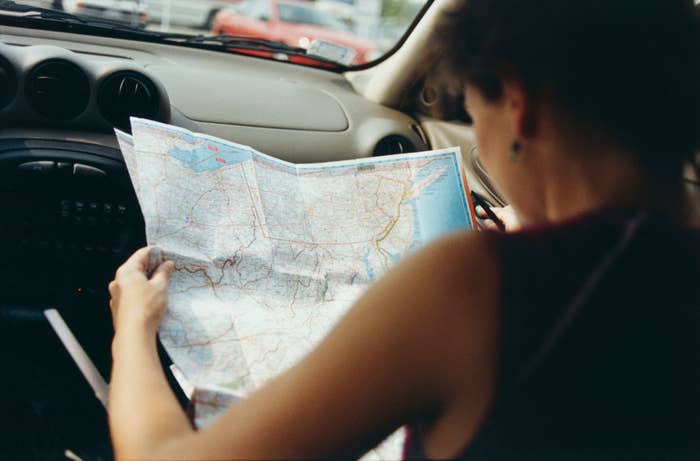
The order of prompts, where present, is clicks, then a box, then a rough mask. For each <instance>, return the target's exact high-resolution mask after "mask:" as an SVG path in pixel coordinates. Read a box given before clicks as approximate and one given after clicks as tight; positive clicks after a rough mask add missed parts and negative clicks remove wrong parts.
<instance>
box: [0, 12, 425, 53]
mask: <svg viewBox="0 0 700 461" xmlns="http://www.w3.org/2000/svg"><path fill="white" fill-rule="evenodd" d="M426 1H428V0H315V1H312V0H16V2H15V3H16V4H18V5H26V6H32V7H35V8H46V9H50V10H55V11H61V12H65V13H69V14H71V15H75V16H77V17H79V18H80V19H84V20H87V21H99V23H100V24H101V25H103V26H104V24H105V23H109V22H113V23H115V24H119V25H120V26H121V27H124V26H128V27H133V28H136V29H140V30H143V31H144V32H149V33H150V32H156V33H161V34H178V36H182V35H192V36H202V35H215V36H231V37H246V38H248V39H250V38H253V39H261V40H265V41H271V42H276V43H280V44H284V45H286V46H288V47H291V48H296V49H297V50H298V51H299V52H302V53H308V55H314V56H319V57H321V58H323V59H325V60H326V61H336V62H338V63H339V64H342V65H344V66H356V65H362V64H365V63H368V62H372V61H374V60H376V59H379V58H381V57H382V56H383V55H384V54H386V53H387V52H388V51H389V50H391V49H392V48H394V47H395V45H396V44H397V43H398V42H399V40H401V38H402V37H403V35H404V34H405V33H406V32H407V30H408V29H409V27H410V26H411V24H412V23H413V21H414V20H415V19H416V17H417V15H418V14H419V13H420V11H421V10H422V8H423V6H424V4H425V2H426ZM0 3H2V2H0ZM49 19H50V20H52V21H60V20H62V19H61V18H57V17H51V18H48V17H46V18H44V19H42V18H39V17H37V16H34V17H32V20H31V21H29V20H28V24H27V25H28V26H29V27H31V23H34V24H36V21H41V20H47V21H48V20H49ZM102 30H104V27H103V29H102ZM89 33H94V34H96V35H99V34H100V29H97V28H96V29H94V30H90V32H89ZM144 37H145V35H144ZM200 38H201V37H200ZM178 43H180V44H182V45H183V46H187V45H190V44H191V43H189V42H188V41H185V40H181V41H179V42H178ZM226 43H229V42H226ZM241 48H245V46H243V45H241V46H238V45H236V46H235V47H233V48H232V49H235V50H240V49H241ZM258 49H259V47H258ZM305 50H306V51H305ZM329 50H330V51H331V52H330V54H324V53H327V52H328V51H329ZM279 55H280V53H274V56H276V57H279ZM261 56H263V55H262V54H261ZM274 56H273V57H274Z"/></svg>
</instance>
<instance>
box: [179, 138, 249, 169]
mask: <svg viewBox="0 0 700 461" xmlns="http://www.w3.org/2000/svg"><path fill="white" fill-rule="evenodd" d="M168 154H169V155H170V156H171V157H172V158H174V159H175V160H177V161H178V163H180V164H181V165H182V166H184V167H186V168H189V169H191V170H192V171H195V172H196V173H202V172H204V171H215V170H218V169H220V168H225V167H227V166H231V165H234V164H236V163H241V162H244V161H246V160H248V159H250V158H251V157H252V155H253V154H252V152H251V151H250V150H248V149H245V148H237V147H234V146H226V145H222V144H219V143H213V142H210V143H205V144H204V145H201V146H197V147H195V148H194V149H181V148H179V147H174V148H173V149H172V150H171V151H170V152H169V153H168Z"/></svg>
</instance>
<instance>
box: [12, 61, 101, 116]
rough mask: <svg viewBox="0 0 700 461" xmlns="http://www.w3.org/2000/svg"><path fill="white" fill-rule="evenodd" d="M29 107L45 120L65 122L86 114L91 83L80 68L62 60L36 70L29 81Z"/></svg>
mask: <svg viewBox="0 0 700 461" xmlns="http://www.w3.org/2000/svg"><path fill="white" fill-rule="evenodd" d="M26 95H27V101H28V102H29V105H30V106H31V107H32V108H33V109H34V110H35V111H37V112H38V113H39V114H41V115H43V116H44V117H46V118H48V119H51V120H56V121H65V120H71V119H74V118H75V117H77V116H78V115H80V114H82V113H83V111H84V110H85V108H86V107H87V105H88V101H89V100H90V82H89V81H88V78H87V76H86V75H85V72H83V71H82V70H81V69H80V68H79V67H78V66H76V65H75V64H72V63H70V62H68V61H63V60H60V59H56V60H51V61H46V62H43V63H41V64H39V65H38V66H36V67H35V68H34V69H33V70H32V71H31V72H30V73H29V77H27V84H26Z"/></svg>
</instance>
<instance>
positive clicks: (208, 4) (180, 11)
mask: <svg viewBox="0 0 700 461" xmlns="http://www.w3.org/2000/svg"><path fill="white" fill-rule="evenodd" d="M239 2H240V0H197V1H192V0H142V1H141V3H143V4H144V5H146V7H147V9H148V17H149V21H150V22H155V23H159V22H160V23H162V22H164V21H167V22H168V23H169V24H171V25H176V26H187V27H195V28H203V29H207V30H209V29H211V27H212V24H213V22H214V17H215V16H216V13H218V12H219V11H220V10H222V9H224V8H227V7H230V6H231V5H233V4H236V3H239Z"/></svg>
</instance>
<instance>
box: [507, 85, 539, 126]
mask: <svg viewBox="0 0 700 461" xmlns="http://www.w3.org/2000/svg"><path fill="white" fill-rule="evenodd" d="M503 96H504V99H505V102H506V107H507V110H508V112H509V114H510V118H511V123H512V128H513V132H514V133H515V135H516V138H518V139H527V138H531V137H533V136H534V135H535V132H536V131H537V119H536V116H535V114H536V111H535V107H534V106H535V105H534V101H533V99H532V98H531V97H529V96H528V95H527V94H526V93H525V91H524V90H523V87H522V85H521V84H520V83H518V82H514V81H509V82H505V83H504V84H503Z"/></svg>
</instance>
